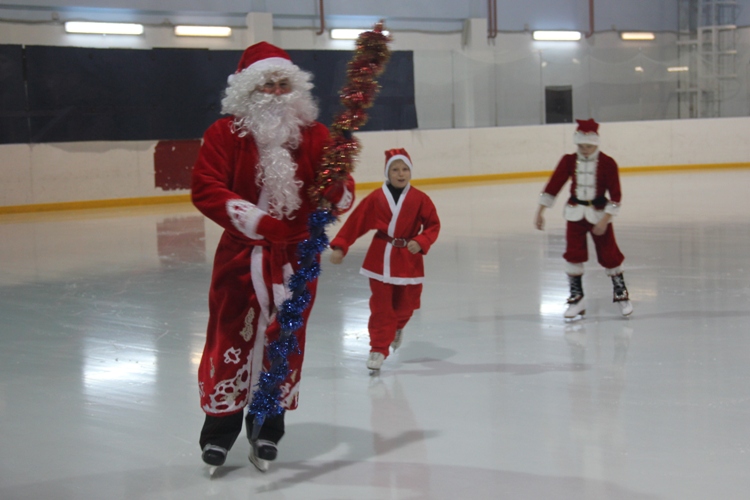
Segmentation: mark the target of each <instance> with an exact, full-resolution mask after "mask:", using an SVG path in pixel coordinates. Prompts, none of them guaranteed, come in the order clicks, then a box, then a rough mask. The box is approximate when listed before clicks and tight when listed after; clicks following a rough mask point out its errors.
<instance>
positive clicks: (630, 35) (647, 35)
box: [620, 31, 656, 41]
mask: <svg viewBox="0 0 750 500" xmlns="http://www.w3.org/2000/svg"><path fill="white" fill-rule="evenodd" d="M620 38H621V39H623V40H628V41H632V40H653V39H655V38H656V35H654V34H653V33H651V32H650V31H623V32H622V33H620Z"/></svg>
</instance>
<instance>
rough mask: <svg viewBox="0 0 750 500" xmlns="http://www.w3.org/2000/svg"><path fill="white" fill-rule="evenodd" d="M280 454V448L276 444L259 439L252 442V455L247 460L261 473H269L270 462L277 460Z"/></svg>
mask: <svg viewBox="0 0 750 500" xmlns="http://www.w3.org/2000/svg"><path fill="white" fill-rule="evenodd" d="M277 454H278V448H276V443H273V442H271V441H266V440H265V439H257V440H255V441H252V440H251V441H250V455H248V457H247V458H249V459H250V462H252V464H253V465H254V466H255V468H256V469H258V470H259V471H261V472H266V471H268V465H269V462H272V461H274V460H276V455H277Z"/></svg>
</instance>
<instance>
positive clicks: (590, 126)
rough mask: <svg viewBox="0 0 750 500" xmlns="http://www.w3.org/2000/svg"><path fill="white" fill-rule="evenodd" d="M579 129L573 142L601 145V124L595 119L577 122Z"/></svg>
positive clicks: (574, 135)
mask: <svg viewBox="0 0 750 500" xmlns="http://www.w3.org/2000/svg"><path fill="white" fill-rule="evenodd" d="M576 122H578V128H577V129H576V131H575V134H573V142H575V143H576V144H591V145H593V146H598V145H599V124H598V123H596V122H595V121H594V119H593V118H589V119H588V120H576Z"/></svg>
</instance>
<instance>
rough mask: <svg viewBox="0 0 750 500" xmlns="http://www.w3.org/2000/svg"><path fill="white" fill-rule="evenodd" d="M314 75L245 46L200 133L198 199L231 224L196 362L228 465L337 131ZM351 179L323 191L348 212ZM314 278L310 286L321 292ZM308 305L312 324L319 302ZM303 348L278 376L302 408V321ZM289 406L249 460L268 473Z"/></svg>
mask: <svg viewBox="0 0 750 500" xmlns="http://www.w3.org/2000/svg"><path fill="white" fill-rule="evenodd" d="M311 79H312V75H311V74H309V73H306V72H304V71H302V70H301V69H300V68H299V67H297V66H296V65H294V64H292V62H291V60H290V57H289V55H288V54H287V53H286V52H285V51H283V50H282V49H280V48H278V47H275V46H273V45H271V44H268V43H265V42H260V43H257V44H255V45H252V46H251V47H248V48H247V49H246V50H245V51H244V53H243V55H242V58H241V59H240V62H239V65H238V67H237V71H236V72H235V73H234V74H233V75H231V76H229V78H228V87H227V89H226V96H225V97H224V99H223V100H222V113H224V114H227V115H229V116H227V117H224V118H221V119H219V120H218V121H216V122H215V123H214V124H213V125H211V126H210V127H209V128H208V130H207V131H206V133H205V135H204V137H203V144H202V146H201V149H200V152H199V155H198V160H197V162H196V164H195V167H194V170H193V178H192V200H193V203H194V204H195V206H196V207H197V208H198V209H199V210H200V211H201V212H202V213H203V214H204V215H205V216H206V217H208V218H209V219H211V220H212V221H214V222H215V223H217V224H218V225H219V226H221V227H222V228H223V229H224V232H223V234H222V236H221V239H220V241H219V244H218V248H217V249H216V256H215V259H214V267H213V273H212V278H211V288H210V291H209V297H208V301H209V320H208V329H207V334H206V344H205V347H204V350H203V357H202V358H201V363H200V366H199V368H198V383H199V391H200V400H201V407H202V409H203V411H204V412H205V414H206V418H205V422H204V425H203V429H202V430H201V435H200V446H201V450H202V458H203V460H204V461H205V462H206V463H207V464H209V465H214V466H216V465H222V464H223V463H224V461H225V459H226V455H227V452H228V451H229V449H230V448H231V447H232V445H233V444H234V442H235V440H236V438H237V437H238V436H239V434H240V432H241V430H242V421H243V418H244V419H246V420H247V427H248V439H250V435H251V434H250V429H251V428H252V422H253V420H254V417H255V416H254V415H253V414H250V413H248V414H247V415H246V416H244V415H243V410H244V408H245V407H246V406H247V405H248V403H249V402H250V401H251V398H252V394H253V391H254V389H255V387H256V384H257V382H258V378H259V375H260V373H261V371H263V370H267V369H268V359H267V356H266V355H265V350H266V346H268V345H269V344H270V343H271V342H273V341H274V340H278V338H279V334H280V331H281V330H280V327H279V324H278V322H277V321H276V310H277V308H278V307H279V306H280V304H281V303H283V301H284V300H286V299H287V298H289V297H290V296H291V294H290V292H289V290H288V288H287V282H288V278H289V277H290V276H291V275H292V274H293V273H294V272H295V271H296V270H297V269H298V268H299V262H298V260H299V259H298V257H297V244H298V243H299V242H300V241H302V240H303V239H305V238H307V237H308V236H309V232H308V228H307V221H308V216H309V214H310V213H311V212H313V211H314V210H315V209H316V206H315V205H314V204H313V203H312V201H311V200H310V199H309V196H308V190H309V188H310V187H311V186H313V185H314V184H315V179H316V174H317V172H318V170H319V169H320V168H321V163H322V159H323V150H324V146H326V145H327V144H328V142H329V134H328V129H327V128H326V127H325V126H324V125H323V124H321V123H318V122H316V121H315V120H316V118H317V115H318V108H317V106H316V104H315V102H314V100H313V97H312V95H311V93H310V89H311V88H312V83H311ZM353 194H354V181H353V179H352V178H351V176H348V177H347V178H346V179H345V180H344V181H342V182H340V183H334V184H332V185H331V186H330V187H329V188H328V189H327V190H326V192H325V193H323V197H324V198H325V199H326V200H327V201H328V202H329V203H331V204H332V205H333V206H334V207H335V208H336V209H337V210H338V211H339V212H342V211H345V210H347V209H348V208H350V207H351V204H352V201H353V199H354V198H353ZM316 285H317V282H316V281H313V282H311V283H309V284H308V288H309V290H310V293H311V294H312V296H313V299H314V295H315V290H316ZM312 302H313V301H312V300H311V301H310V307H308V308H307V309H306V310H305V311H304V312H303V313H302V316H303V319H304V321H305V323H306V322H307V318H308V316H309V315H310V311H311V309H312ZM295 335H296V336H297V339H298V343H299V347H300V348H299V352H295V353H291V354H290V355H289V356H288V362H289V368H290V372H289V375H288V376H287V378H286V379H285V380H284V382H283V383H282V385H281V393H282V397H281V401H280V402H279V405H280V406H281V408H283V409H284V410H293V409H295V408H296V407H297V400H298V394H299V386H300V376H301V369H302V360H303V356H304V349H305V328H304V327H302V328H301V329H299V330H297V331H296V332H295ZM283 434H284V412H282V413H281V414H280V415H278V416H268V417H267V418H265V422H264V424H263V426H262V428H261V430H260V435H259V436H258V439H257V440H252V439H251V443H250V444H251V451H250V460H251V461H252V462H253V464H254V465H255V466H256V467H257V468H258V469H260V470H266V469H267V467H268V461H270V460H274V459H275V458H276V454H277V447H276V445H277V443H278V442H279V440H280V439H281V436H282V435H283Z"/></svg>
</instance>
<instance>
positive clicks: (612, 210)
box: [604, 201, 620, 217]
mask: <svg viewBox="0 0 750 500" xmlns="http://www.w3.org/2000/svg"><path fill="white" fill-rule="evenodd" d="M604 212H606V213H608V214H611V215H612V217H614V216H615V215H617V214H619V213H620V204H619V203H613V202H611V201H610V202H609V203H607V206H606V207H604Z"/></svg>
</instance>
